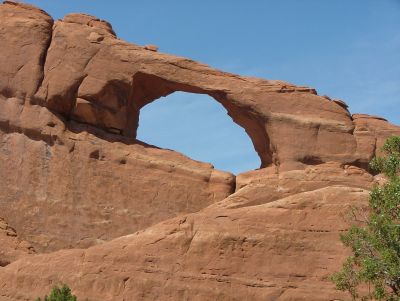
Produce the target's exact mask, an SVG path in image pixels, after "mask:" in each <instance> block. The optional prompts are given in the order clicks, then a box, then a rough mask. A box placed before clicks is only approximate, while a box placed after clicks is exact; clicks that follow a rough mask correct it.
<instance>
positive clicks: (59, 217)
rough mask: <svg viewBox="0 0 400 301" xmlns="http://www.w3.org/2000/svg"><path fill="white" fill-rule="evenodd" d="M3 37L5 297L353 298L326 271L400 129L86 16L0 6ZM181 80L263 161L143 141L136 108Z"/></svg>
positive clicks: (1, 250)
mask: <svg viewBox="0 0 400 301" xmlns="http://www.w3.org/2000/svg"><path fill="white" fill-rule="evenodd" d="M0 41H2V43H0V66H1V68H0V178H1V179H2V181H1V182H0V217H1V218H4V219H5V220H6V221H7V223H8V224H5V222H0V243H1V247H0V263H1V262H3V263H4V264H0V266H1V265H4V266H5V265H7V266H6V267H0V300H1V301H3V300H4V301H5V300H7V301H11V300H28V299H34V298H35V297H37V296H40V295H43V294H44V293H46V292H47V291H48V290H49V288H50V287H51V286H52V285H53V284H57V283H60V282H66V283H68V284H69V285H70V286H71V287H72V288H73V290H74V292H76V293H77V295H78V296H79V297H80V298H86V297H88V298H89V299H90V300H92V301H96V300H110V301H111V300H334V299H340V300H345V299H346V298H347V296H346V295H344V294H342V293H339V292H337V291H335V290H334V288H333V285H332V284H331V283H330V281H329V280H328V276H329V275H330V274H331V273H332V272H333V271H334V270H336V269H337V268H338V267H339V265H340V263H341V261H342V260H343V258H344V257H345V255H346V250H345V249H344V248H343V246H342V245H341V243H340V242H339V239H338V237H339V233H340V231H343V230H344V229H346V228H347V227H348V224H347V222H346V220H345V218H344V216H345V215H346V212H348V208H349V207H350V206H363V205H365V203H366V202H365V201H366V199H367V198H368V190H369V189H370V188H371V187H372V185H374V183H375V180H374V177H373V176H372V175H371V174H369V172H368V168H367V163H368V162H369V160H370V159H371V158H372V157H373V156H374V155H375V154H376V153H377V152H378V151H379V148H380V146H381V145H382V143H383V141H384V140H385V138H386V137H388V136H390V135H393V134H397V135H400V128H399V127H397V126H395V125H392V124H390V123H388V122H387V121H385V120H382V119H381V118H379V117H372V116H368V115H360V114H356V115H353V116H351V115H350V113H349V112H348V111H347V105H346V104H345V103H344V102H343V101H339V100H333V101H332V100H331V99H330V98H329V97H321V96H318V95H317V93H316V91H315V90H314V89H311V88H307V87H298V86H295V85H292V84H288V83H285V82H281V81H269V80H262V79H257V78H249V77H240V76H237V75H233V74H229V73H224V72H221V71H218V70H215V69H212V68H210V67H208V66H206V65H203V64H199V63H196V62H193V61H191V60H188V59H185V58H180V57H176V56H171V55H166V54H162V53H159V52H155V51H148V50H147V49H146V48H143V47H140V46H137V45H133V44H128V43H126V42H124V41H122V40H119V39H118V38H117V37H116V35H115V33H114V31H113V30H112V27H111V25H110V24H109V23H107V22H105V21H102V20H99V19H97V18H95V17H92V16H89V15H83V14H71V15H68V16H66V17H65V18H64V19H63V20H61V21H56V22H53V20H52V18H51V17H50V16H49V15H47V14H46V13H45V12H43V11H41V10H39V9H37V8H35V7H32V6H28V5H24V4H18V3H14V2H11V1H5V2H4V4H2V5H0ZM175 91H186V92H192V93H203V94H208V95H210V96H211V97H213V98H215V100H216V101H218V102H220V103H221V104H222V105H223V106H224V107H225V108H226V109H227V111H228V114H229V115H230V116H231V117H232V119H233V121H234V122H236V123H238V124H239V125H241V126H242V127H243V128H244V129H245V130H246V132H247V133H248V135H249V136H250V138H251V139H252V141H253V144H254V148H255V149H256V151H257V152H258V154H259V156H260V158H261V162H262V166H261V167H262V168H260V169H259V170H256V171H249V172H247V173H244V174H241V175H238V176H237V177H234V176H233V175H232V174H229V173H226V172H222V171H218V170H215V169H214V168H213V167H212V166H211V165H210V164H206V163H202V162H197V161H193V160H191V159H189V158H187V157H185V156H183V155H181V154H179V153H176V152H173V151H169V150H163V149H159V148H156V147H153V146H150V145H146V144H145V143H142V142H140V141H137V140H136V139H135V138H136V130H137V127H138V122H139V113H140V109H141V108H142V107H143V106H145V105H146V104H148V103H150V102H152V101H153V100H155V99H157V98H159V97H162V96H166V95H168V94H171V93H173V92H175ZM2 224H3V226H1V225H2ZM11 227H12V228H13V229H15V230H16V232H17V233H18V238H16V237H15V233H16V232H15V231H14V230H10V229H12V228H11ZM10 233H11V236H10ZM118 237H120V238H118ZM22 241H25V242H22ZM30 244H32V245H33V246H34V247H35V249H36V250H37V251H38V252H40V253H50V254H40V255H32V254H30V253H32V252H33V251H32V250H33V249H32V247H30ZM90 246H91V247H90ZM63 249H71V250H63ZM56 250H59V251H58V252H53V251H56ZM16 259H18V260H16ZM15 260H16V261H15ZM13 261H15V262H13ZM11 262H12V263H11ZM8 263H10V264H8Z"/></svg>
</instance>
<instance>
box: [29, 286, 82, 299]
mask: <svg viewBox="0 0 400 301" xmlns="http://www.w3.org/2000/svg"><path fill="white" fill-rule="evenodd" d="M36 301H42V299H41V298H37V299H36ZM43 301H77V298H76V296H74V295H72V292H71V289H70V288H69V287H68V286H67V285H65V284H64V285H63V286H61V287H58V286H55V287H53V289H52V290H51V292H50V295H49V296H47V295H46V296H45V297H44V299H43Z"/></svg>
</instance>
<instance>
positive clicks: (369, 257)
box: [332, 136, 400, 301]
mask: <svg viewBox="0 0 400 301" xmlns="http://www.w3.org/2000/svg"><path fill="white" fill-rule="evenodd" d="M383 151H384V152H385V154H386V155H385V156H384V157H376V158H374V159H373V160H372V161H371V163H370V167H371V169H373V170H374V171H375V172H377V173H383V174H384V175H385V176H386V178H387V181H386V183H385V184H383V185H381V186H376V187H375V188H374V189H373V190H372V191H371V193H370V198H369V208H368V212H367V213H366V212H363V211H362V210H357V211H356V212H355V214H353V219H354V221H355V222H356V225H354V226H352V227H351V228H350V229H349V231H348V232H347V233H345V234H343V235H342V236H341V240H342V242H343V243H344V245H345V246H347V247H349V248H351V252H352V254H351V256H349V257H348V258H347V260H346V262H345V263H344V264H343V267H342V270H341V271H340V272H338V273H336V274H334V275H333V277H332V279H333V281H334V282H335V284H336V287H337V288H338V289H340V290H344V291H348V292H349V293H350V294H351V296H352V298H353V300H359V299H360V300H375V299H377V300H387V301H399V300H400V176H399V171H400V137H399V136H393V137H391V138H388V139H387V141H386V143H385V144H384V146H383Z"/></svg>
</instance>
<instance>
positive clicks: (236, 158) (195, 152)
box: [137, 92, 260, 174]
mask: <svg viewBox="0 0 400 301" xmlns="http://www.w3.org/2000/svg"><path fill="white" fill-rule="evenodd" d="M139 117H140V122H139V127H138V133H137V138H138V139H139V140H141V141H145V142H146V143H150V144H152V145H157V146H159V147H162V148H167V149H173V150H175V151H179V152H181V153H183V154H185V155H187V156H189V157H190V158H192V159H195V160H199V161H202V162H209V163H212V164H213V165H214V167H215V168H217V169H219V170H224V171H230V172H232V173H234V174H239V173H241V172H245V171H248V170H254V169H257V168H259V166H260V159H259V157H258V155H257V153H256V152H255V150H254V147H253V144H252V142H251V140H250V138H249V136H248V135H247V134H246V132H245V131H244V129H243V128H242V127H240V126H238V125H237V124H235V123H234V122H233V121H232V119H231V118H230V117H228V116H227V112H226V110H225V109H224V107H223V106H221V105H220V104H219V103H218V102H216V101H215V100H214V99H213V98H211V97H209V96H208V95H204V94H194V93H186V92H174V93H172V94H170V95H168V96H166V97H165V98H164V97H162V98H160V99H158V100H156V101H154V102H152V103H150V104H148V105H146V106H144V107H143V108H142V109H141V110H140V116H139Z"/></svg>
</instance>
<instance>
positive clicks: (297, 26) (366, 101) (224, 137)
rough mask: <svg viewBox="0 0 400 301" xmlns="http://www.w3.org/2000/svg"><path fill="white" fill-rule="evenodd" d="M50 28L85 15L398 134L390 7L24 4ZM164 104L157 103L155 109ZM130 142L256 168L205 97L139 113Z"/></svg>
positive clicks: (394, 8) (180, 96) (226, 2)
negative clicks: (377, 119) (371, 118)
mask: <svg viewBox="0 0 400 301" xmlns="http://www.w3.org/2000/svg"><path fill="white" fill-rule="evenodd" d="M26 2H28V3H31V4H35V5H37V6H40V7H41V8H43V9H45V10H46V11H47V12H49V13H50V14H51V15H52V16H53V18H55V19H57V18H62V17H63V16H64V15H65V14H67V13H70V12H85V13H88V14H92V15H95V16H97V17H99V18H102V19H105V20H108V21H109V22H110V23H112V25H113V27H114V30H115V31H116V33H117V34H118V36H119V37H120V38H122V39H125V40H127V41H129V42H133V43H136V44H140V45H143V44H156V45H158V46H159V47H160V51H162V52H166V53H171V54H176V55H181V56H185V57H188V58H191V59H194V60H197V61H201V62H203V63H206V64H208V65H211V66H213V67H216V68H219V69H222V70H225V71H228V72H233V73H238V74H242V75H251V76H258V77H262V78H267V79H281V80H285V81H288V82H292V83H294V84H298V85H307V86H311V87H314V88H316V89H317V91H318V93H319V94H322V95H323V94H326V95H329V96H331V97H333V98H340V99H343V100H344V101H346V102H347V103H348V104H349V106H350V110H351V112H352V113H357V112H362V113H369V114H375V115H380V116H383V117H385V118H387V119H389V120H390V121H391V122H393V123H396V124H400V0H335V1H328V0H327V1H322V0H301V1H299V0H280V1H272V0H271V1H269V0H252V1H244V0H242V1H240V0H218V1H217V0H201V1H195V0H185V1H184V0H180V1H178V0H168V1H166V0H152V1H135V0H133V1H128V0H126V1H122V0H121V1H109V0H108V1H103V0H96V1H78V0H69V1H54V0H29V1H28V0H27V1H26ZM163 100H164V99H163ZM139 138H140V139H142V140H144V141H145V142H148V143H151V144H155V145H158V146H161V147H166V148H171V149H175V150H178V151H181V152H183V153H184V154H186V155H189V156H190V157H192V158H195V159H198V160H202V161H207V162H211V163H213V164H214V165H215V166H216V167H217V168H220V169H224V170H230V171H233V172H235V173H237V172H240V171H245V170H248V169H253V168H257V165H258V164H259V159H258V158H257V156H256V154H255V152H254V149H253V147H252V145H251V142H250V140H249V139H248V137H247V136H246V135H245V133H244V131H243V130H242V129H241V128H239V127H238V126H236V125H235V124H233V123H232V122H231V120H230V118H229V117H228V116H227V115H226V113H225V112H224V109H223V108H222V107H221V106H220V105H219V104H218V103H215V102H213V101H212V100H211V99H210V98H209V97H207V96H201V95H200V96H199V95H191V94H184V93H175V94H173V95H171V96H169V97H167V98H165V101H156V102H154V103H152V104H150V105H148V106H147V107H145V108H144V109H143V112H142V115H141V122H140V127H139Z"/></svg>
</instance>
